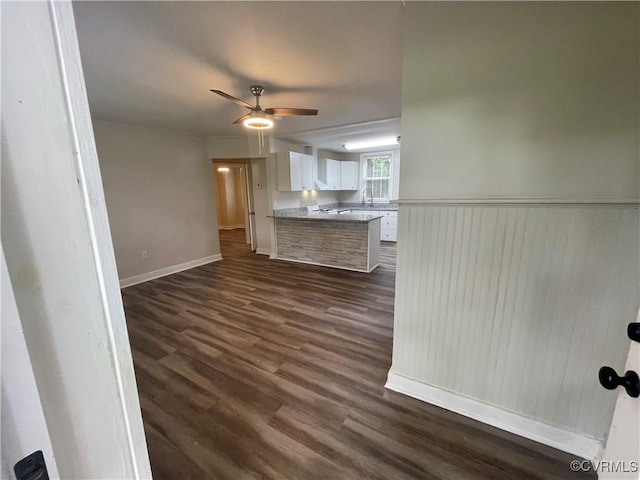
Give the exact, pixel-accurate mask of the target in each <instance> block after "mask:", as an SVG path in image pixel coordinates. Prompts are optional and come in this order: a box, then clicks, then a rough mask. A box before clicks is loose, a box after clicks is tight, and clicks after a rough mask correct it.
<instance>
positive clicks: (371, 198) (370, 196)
mask: <svg viewBox="0 0 640 480" xmlns="http://www.w3.org/2000/svg"><path fill="white" fill-rule="evenodd" d="M367 190H368V191H369V205H371V206H373V189H371V188H368V187H367V188H365V189H364V190H363V191H362V204H363V205H364V200H365V198H367Z"/></svg>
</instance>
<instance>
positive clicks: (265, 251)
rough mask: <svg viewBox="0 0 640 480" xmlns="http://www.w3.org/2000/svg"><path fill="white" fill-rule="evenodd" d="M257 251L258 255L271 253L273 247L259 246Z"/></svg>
mask: <svg viewBox="0 0 640 480" xmlns="http://www.w3.org/2000/svg"><path fill="white" fill-rule="evenodd" d="M256 253H257V254H258V255H271V249H270V248H258V249H257V250H256Z"/></svg>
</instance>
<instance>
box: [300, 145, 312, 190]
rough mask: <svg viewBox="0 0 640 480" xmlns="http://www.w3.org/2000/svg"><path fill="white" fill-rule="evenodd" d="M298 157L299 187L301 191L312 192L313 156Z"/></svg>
mask: <svg viewBox="0 0 640 480" xmlns="http://www.w3.org/2000/svg"><path fill="white" fill-rule="evenodd" d="M299 155H300V187H301V190H313V187H314V185H313V156H312V155H307V154H304V153H301V154H299Z"/></svg>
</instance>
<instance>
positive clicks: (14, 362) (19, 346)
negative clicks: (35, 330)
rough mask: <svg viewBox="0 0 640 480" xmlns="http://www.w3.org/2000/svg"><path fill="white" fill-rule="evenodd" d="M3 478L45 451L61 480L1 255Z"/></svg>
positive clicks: (52, 470) (52, 471)
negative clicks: (19, 464)
mask: <svg viewBox="0 0 640 480" xmlns="http://www.w3.org/2000/svg"><path fill="white" fill-rule="evenodd" d="M1 268H2V278H1V280H0V282H1V283H0V288H1V289H2V303H1V304H0V305H2V307H1V308H2V331H1V335H0V336H1V338H2V344H1V350H2V389H1V390H2V434H1V436H0V443H1V444H2V470H1V471H0V475H1V476H2V478H7V479H9V478H15V477H14V475H13V466H14V465H15V464H16V462H18V460H20V459H22V458H24V457H25V456H27V455H30V454H31V453H33V452H35V451H36V450H42V453H43V455H44V459H45V463H46V466H47V472H48V474H49V478H60V476H59V474H58V467H57V465H56V459H55V456H54V454H53V447H52V445H51V438H50V437H49V430H48V428H47V424H46V421H45V418H44V412H43V410H42V403H41V401H40V395H39V394H38V389H37V387H36V381H35V378H34V375H33V368H32V367H31V360H30V358H29V353H28V351H27V344H26V342H25V339H24V333H23V331H22V324H21V322H20V317H19V315H18V309H17V307H16V300H15V297H14V295H13V288H12V287H11V281H10V279H9V272H8V271H7V264H6V262H5V259H4V251H3V252H2V265H1Z"/></svg>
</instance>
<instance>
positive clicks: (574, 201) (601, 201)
mask: <svg viewBox="0 0 640 480" xmlns="http://www.w3.org/2000/svg"><path fill="white" fill-rule="evenodd" d="M390 203H393V204H399V205H436V206H437V205H498V206H501V205H504V206H527V207H531V206H536V205H543V206H547V205H567V206H571V205H578V206H602V205H612V206H630V207H637V206H640V199H634V198H535V197H495V198H489V197H484V198H483V197H478V198H454V197H452V198H400V199H398V200H391V202H390Z"/></svg>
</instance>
